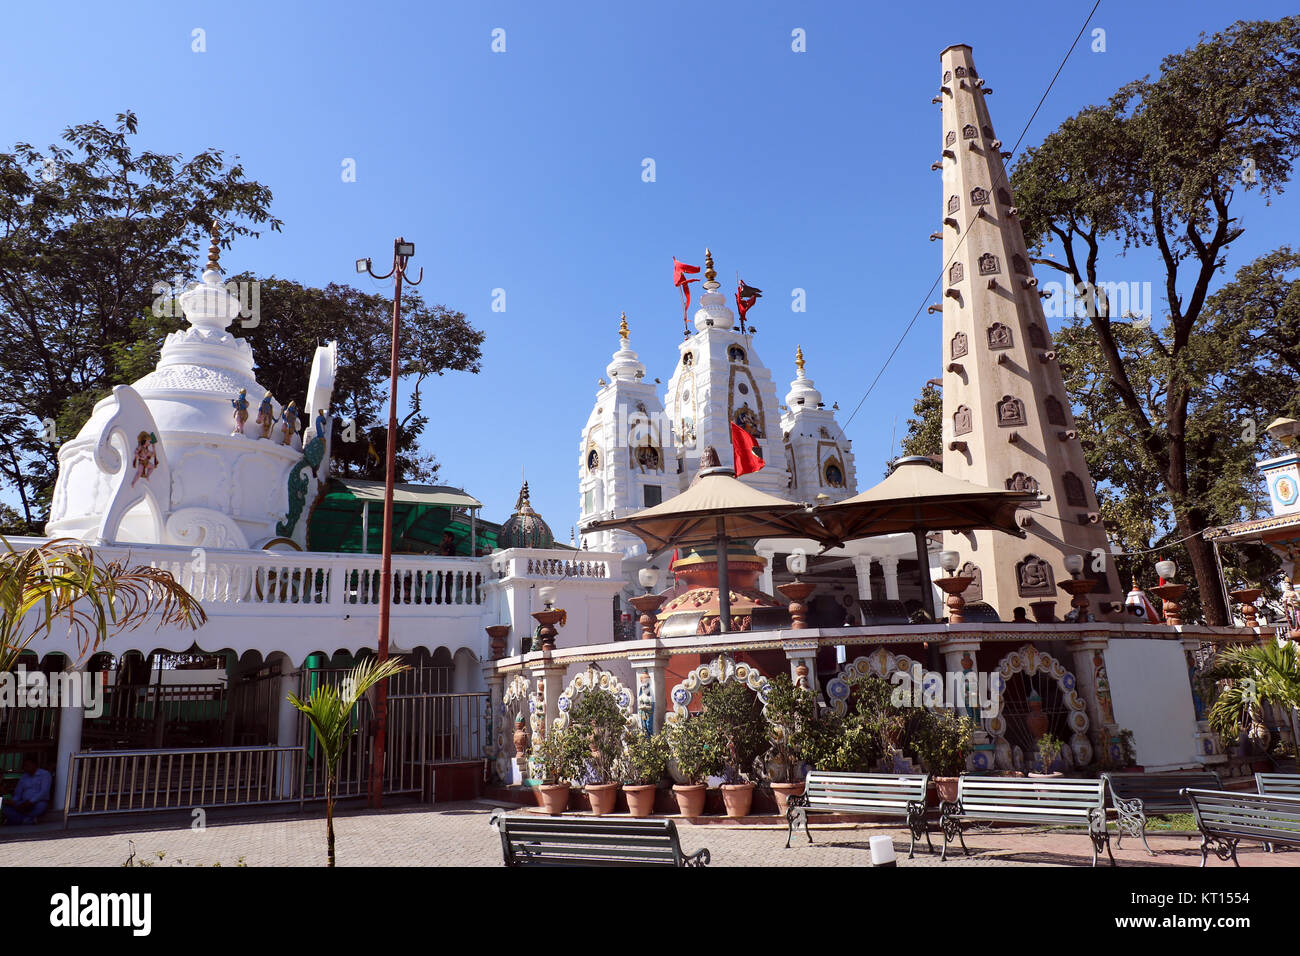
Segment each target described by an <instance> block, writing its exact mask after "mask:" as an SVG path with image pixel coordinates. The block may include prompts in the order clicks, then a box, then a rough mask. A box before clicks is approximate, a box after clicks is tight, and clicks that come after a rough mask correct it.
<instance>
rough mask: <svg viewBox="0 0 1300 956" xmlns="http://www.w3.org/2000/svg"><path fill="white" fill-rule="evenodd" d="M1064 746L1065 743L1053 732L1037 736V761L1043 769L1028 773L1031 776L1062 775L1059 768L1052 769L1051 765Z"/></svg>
mask: <svg viewBox="0 0 1300 956" xmlns="http://www.w3.org/2000/svg"><path fill="white" fill-rule="evenodd" d="M1064 747H1065V744H1063V743H1062V742H1061V738H1059V737H1057V736H1055V735H1053V734H1043V736H1041V737H1039V738H1038V760H1039V763H1040V764H1041V765H1042V768H1043V769H1042V772H1041V773H1030V774H1029V776H1031V777H1060V776H1063V774H1062V773H1061V772H1060V771H1059V770H1058V771H1053V770H1052V765H1053V764H1055V763H1056V761H1057V760H1058V759H1059V758H1060V756H1061V750H1062V749H1064Z"/></svg>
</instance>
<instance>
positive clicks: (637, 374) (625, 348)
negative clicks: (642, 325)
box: [605, 312, 645, 382]
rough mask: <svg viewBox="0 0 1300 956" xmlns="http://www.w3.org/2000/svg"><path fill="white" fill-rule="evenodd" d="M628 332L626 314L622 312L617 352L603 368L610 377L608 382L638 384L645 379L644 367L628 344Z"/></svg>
mask: <svg viewBox="0 0 1300 956" xmlns="http://www.w3.org/2000/svg"><path fill="white" fill-rule="evenodd" d="M628 332H629V330H628V327H627V313H626V312H624V313H623V315H622V317H621V319H620V321H619V326H618V346H619V347H618V351H617V352H615V353H614V358H613V361H611V362H610V363H609V364H608V365H607V366H605V373H606V374H607V375H608V376H609V377H610V381H614V382H617V380H619V379H622V380H623V381H629V380H630V381H634V382H639V381H640V380H641V379H642V378H644V377H645V365H644V364H643V363H642V361H641V359H640V357H638V356H637V354H636V352H635V351H634V350H633V348H632V346H631V345H629V344H628Z"/></svg>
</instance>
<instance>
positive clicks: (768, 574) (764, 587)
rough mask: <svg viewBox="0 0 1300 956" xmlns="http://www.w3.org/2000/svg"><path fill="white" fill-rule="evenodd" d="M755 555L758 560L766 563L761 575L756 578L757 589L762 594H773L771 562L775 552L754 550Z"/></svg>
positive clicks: (768, 549)
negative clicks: (760, 559)
mask: <svg viewBox="0 0 1300 956" xmlns="http://www.w3.org/2000/svg"><path fill="white" fill-rule="evenodd" d="M755 551H756V553H757V554H758V556H759V557H760V558H762V559H763V560H764V561H766V562H767V564H766V565H765V566H764V568H763V573H762V574H761V575H759V578H758V589H759V590H760V591H762V592H763V593H764V594H775V593H776V592H775V591H773V590H772V588H773V584H772V560H773V559H774V558H775V557H776V552H775V551H773V550H772V549H771V548H756V549H755Z"/></svg>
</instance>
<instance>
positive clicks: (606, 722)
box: [569, 687, 627, 783]
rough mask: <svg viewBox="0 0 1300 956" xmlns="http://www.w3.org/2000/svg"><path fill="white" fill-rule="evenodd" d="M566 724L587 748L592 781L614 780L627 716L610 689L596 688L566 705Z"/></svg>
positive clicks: (621, 753) (620, 755)
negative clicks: (567, 714)
mask: <svg viewBox="0 0 1300 956" xmlns="http://www.w3.org/2000/svg"><path fill="white" fill-rule="evenodd" d="M569 725H570V726H571V727H572V728H573V730H574V732H575V733H576V734H577V735H578V737H579V739H580V740H581V741H582V743H583V746H584V747H586V749H587V753H588V755H589V760H588V761H587V764H588V766H589V767H590V771H591V772H590V776H591V777H592V778H594V779H592V780H591V782H592V783H613V782H615V780H616V779H617V776H618V769H619V761H620V759H621V758H622V756H623V737H624V732H625V731H626V729H627V715H626V714H624V713H623V711H622V709H621V708H620V707H619V706H618V701H617V700H616V699H615V697H614V695H613V694H611V693H610V692H609V691H607V690H605V689H603V688H600V687H596V688H593V689H592V690H589V691H587V692H586V693H585V694H583V695H582V696H581V697H579V698H578V702H577V703H576V704H574V705H573V706H572V707H570V708H569Z"/></svg>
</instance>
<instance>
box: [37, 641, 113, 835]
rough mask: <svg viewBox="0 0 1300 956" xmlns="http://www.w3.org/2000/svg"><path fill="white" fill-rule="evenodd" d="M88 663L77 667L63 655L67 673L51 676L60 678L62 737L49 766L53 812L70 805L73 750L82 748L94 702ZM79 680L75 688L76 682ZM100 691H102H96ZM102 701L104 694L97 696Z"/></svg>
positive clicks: (92, 675) (51, 808) (60, 726)
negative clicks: (89, 695) (90, 696)
mask: <svg viewBox="0 0 1300 956" xmlns="http://www.w3.org/2000/svg"><path fill="white" fill-rule="evenodd" d="M85 673H86V671H85V668H84V667H77V665H76V662H75V661H74V660H73V659H72V658H70V657H68V656H67V655H64V657H63V675H62V677H61V678H60V675H55V674H51V675H50V676H51V678H53V679H55V680H58V681H59V684H60V686H59V691H60V696H59V740H58V749H57V750H56V757H55V760H54V766H53V767H52V768H47V769H49V770H51V772H52V774H53V777H54V786H53V787H51V788H50V809H49V810H48V811H46V812H47V813H49V814H51V815H53V814H55V813H57V812H58V811H60V810H62V809H63V808H64V807H65V806H67V801H68V787H69V784H70V783H71V782H72V781H71V780H70V779H69V777H70V776H71V774H70V773H69V772H68V771H69V766H70V764H71V759H70V758H71V757H72V755H73V754H75V753H77V752H78V751H80V750H81V725H82V721H83V720H84V719H85V717H86V704H89V703H90V700H89V699H83V695H84V692H85V680H86V678H85V676H83V675H85ZM89 676H90V677H92V678H94V679H96V680H98V679H99V675H98V674H91V675H89ZM74 681H75V682H76V686H75V688H74V687H73V686H72V684H73V682H74ZM96 693H101V692H100V691H98V690H97V691H96ZM95 699H96V700H98V701H100V702H101V706H102V701H103V699H104V698H103V696H102V695H101V696H98V697H96V698H95Z"/></svg>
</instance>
